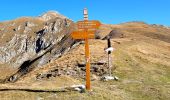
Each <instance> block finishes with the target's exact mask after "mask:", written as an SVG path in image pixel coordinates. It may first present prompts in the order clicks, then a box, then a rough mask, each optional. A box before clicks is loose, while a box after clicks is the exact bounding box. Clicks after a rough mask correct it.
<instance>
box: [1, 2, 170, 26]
mask: <svg viewBox="0 0 170 100" xmlns="http://www.w3.org/2000/svg"><path fill="white" fill-rule="evenodd" d="M84 7H87V8H88V10H89V19H91V20H93V19H95V20H100V21H101V22H103V23H107V24H118V23H123V22H129V21H144V22H147V23H149V24H154V23H155V24H163V25H168V26H170V0H1V2H0V21H5V20H11V19H15V18H18V17H22V16H39V15H41V14H42V13H44V12H47V11H49V10H56V11H58V12H60V13H61V14H63V15H65V16H67V17H69V18H70V19H72V20H74V21H78V20H82V19H83V16H82V10H83V8H84Z"/></svg>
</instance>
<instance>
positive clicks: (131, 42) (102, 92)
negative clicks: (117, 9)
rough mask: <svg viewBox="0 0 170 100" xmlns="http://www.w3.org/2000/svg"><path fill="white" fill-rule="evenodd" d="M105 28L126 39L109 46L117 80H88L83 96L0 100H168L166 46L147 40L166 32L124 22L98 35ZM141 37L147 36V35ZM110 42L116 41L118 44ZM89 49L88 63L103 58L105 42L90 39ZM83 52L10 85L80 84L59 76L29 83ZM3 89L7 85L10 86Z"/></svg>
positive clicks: (7, 94)
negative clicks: (90, 58)
mask: <svg viewBox="0 0 170 100" xmlns="http://www.w3.org/2000/svg"><path fill="white" fill-rule="evenodd" d="M108 27H109V29H122V31H123V32H124V33H125V36H126V38H122V39H113V40H112V42H113V47H115V48H116V51H115V52H114V53H113V57H114V67H116V70H114V71H113V74H114V75H116V76H118V77H119V78H120V80H119V81H112V82H101V81H92V91H87V92H86V93H78V92H64V93H63V92H59V93H51V92H50V93H46V92H42V93H41V92H38V93H37V92H26V91H0V98H8V99H27V100H30V99H32V100H34V99H38V98H39V99H40V98H44V99H47V100H55V99H61V100H63V99H66V100H70V99H72V100H87V99H90V100H102V99H106V100H169V98H170V74H169V73H170V43H169V42H166V41H164V38H161V37H156V38H155V37H154V36H149V37H148V35H152V33H153V32H154V33H157V34H161V35H164V36H169V33H168V32H170V30H168V29H164V28H160V29H159V28H157V27H156V28H155V27H151V26H149V25H146V24H143V23H128V24H122V25H108V26H107V27H106V26H103V27H101V29H106V30H102V32H103V33H104V32H106V31H108V29H107V28H108ZM145 34H147V36H146V35H145ZM114 41H118V42H120V44H117V43H116V42H114ZM90 47H91V53H92V62H95V61H97V60H101V59H102V58H103V57H106V55H105V53H104V51H103V49H104V48H105V47H106V41H101V40H91V41H90ZM83 52H84V46H83V45H80V46H78V47H76V48H75V49H73V50H72V51H70V52H69V53H68V54H66V55H64V56H63V57H61V58H59V59H58V60H56V61H54V62H52V63H51V64H48V65H47V66H44V67H43V68H40V69H36V70H35V71H34V72H31V73H30V74H28V76H27V77H25V78H24V79H23V80H21V81H20V82H18V83H16V84H12V85H11V86H13V87H16V86H17V85H21V84H24V85H25V86H26V87H27V88H28V84H29V85H30V84H33V85H32V86H33V88H32V87H31V88H32V89H35V88H42V89H47V88H53V87H57V86H62V85H64V83H72V82H73V83H77V84H79V83H84V80H76V79H74V78H70V77H69V78H68V77H67V78H68V80H67V78H66V79H65V78H64V79H63V80H62V77H59V78H56V79H52V80H47V81H46V82H44V81H41V82H34V81H30V80H33V79H34V75H35V74H37V73H41V72H43V71H47V70H49V69H50V68H53V67H55V64H59V65H60V66H62V65H63V64H67V65H70V66H71V65H74V64H73V63H74V62H75V61H80V62H81V61H83V57H84V55H83ZM60 78H61V80H60ZM57 80H58V82H57ZM54 81H56V82H54ZM27 82H28V83H27ZM26 83H27V84H26ZM52 83H54V84H52ZM35 84H36V85H35ZM37 84H41V85H37ZM49 85H50V87H49ZM7 86H10V84H9V85H7Z"/></svg>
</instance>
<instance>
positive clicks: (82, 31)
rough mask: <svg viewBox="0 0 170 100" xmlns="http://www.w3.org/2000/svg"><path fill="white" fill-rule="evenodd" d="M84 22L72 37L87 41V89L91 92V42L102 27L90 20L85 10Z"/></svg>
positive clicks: (78, 25) (78, 23)
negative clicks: (96, 31) (97, 30)
mask: <svg viewBox="0 0 170 100" xmlns="http://www.w3.org/2000/svg"><path fill="white" fill-rule="evenodd" d="M83 14H84V21H78V22H77V27H78V29H79V31H74V32H73V33H71V36H72V37H73V38H74V39H84V40H85V57H86V89H87V90H90V89H91V87H90V50H89V40H88V39H94V38H95V29H97V28H99V26H100V25H101V24H100V22H99V21H96V20H91V21H89V20H88V11H87V9H86V8H85V9H84V12H83Z"/></svg>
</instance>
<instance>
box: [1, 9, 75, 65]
mask: <svg viewBox="0 0 170 100" xmlns="http://www.w3.org/2000/svg"><path fill="white" fill-rule="evenodd" d="M0 29H1V30H0V66H1V67H12V68H20V67H21V66H22V64H24V62H27V61H34V60H35V59H36V61H34V62H36V65H34V66H42V65H44V64H46V63H48V62H49V61H51V60H53V59H56V58H58V57H59V56H61V54H63V53H65V51H68V50H69V49H70V48H72V46H73V45H74V44H75V43H76V41H75V40H73V39H72V38H71V37H70V32H71V31H72V30H73V29H74V23H73V22H72V21H71V20H70V19H68V18H66V17H64V16H63V15H60V14H58V13H55V12H51V11H50V12H47V13H45V14H43V15H42V16H40V17H36V18H19V19H16V20H13V21H8V22H3V23H1V24H0ZM37 58H38V59H37Z"/></svg>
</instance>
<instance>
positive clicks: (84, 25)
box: [77, 20, 101, 29]
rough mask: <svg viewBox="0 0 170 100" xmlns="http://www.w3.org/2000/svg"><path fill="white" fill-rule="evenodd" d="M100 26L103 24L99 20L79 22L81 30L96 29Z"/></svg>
mask: <svg viewBox="0 0 170 100" xmlns="http://www.w3.org/2000/svg"><path fill="white" fill-rule="evenodd" d="M100 25H101V23H100V22H99V21H97V20H91V21H78V22H77V26H78V28H79V29H96V28H99V26H100Z"/></svg>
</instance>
